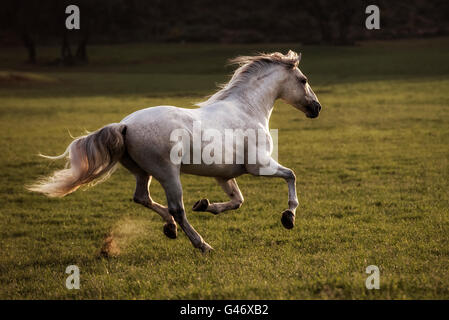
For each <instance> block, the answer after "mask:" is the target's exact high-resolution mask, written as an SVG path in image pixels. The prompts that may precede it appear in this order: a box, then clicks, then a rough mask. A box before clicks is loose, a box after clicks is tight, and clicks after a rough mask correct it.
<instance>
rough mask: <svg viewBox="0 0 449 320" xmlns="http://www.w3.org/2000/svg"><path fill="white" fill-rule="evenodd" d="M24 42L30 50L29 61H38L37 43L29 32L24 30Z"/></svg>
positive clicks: (33, 62)
mask: <svg viewBox="0 0 449 320" xmlns="http://www.w3.org/2000/svg"><path fill="white" fill-rule="evenodd" d="M22 40H23V44H24V45H25V48H27V50H28V63H32V64H35V63H36V45H35V43H34V41H33V39H32V38H31V36H30V35H29V33H28V32H26V31H25V32H24V33H23V35H22Z"/></svg>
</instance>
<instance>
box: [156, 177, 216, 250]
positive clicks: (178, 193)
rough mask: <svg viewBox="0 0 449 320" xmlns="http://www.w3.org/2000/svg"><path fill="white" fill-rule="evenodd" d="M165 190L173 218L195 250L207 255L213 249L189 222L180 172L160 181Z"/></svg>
mask: <svg viewBox="0 0 449 320" xmlns="http://www.w3.org/2000/svg"><path fill="white" fill-rule="evenodd" d="M159 181H160V182H161V185H162V187H163V188H164V190H165V194H166V196H167V204H168V211H169V213H170V214H171V215H172V216H173V218H174V219H175V221H176V222H177V223H178V224H179V225H180V226H181V228H182V230H183V231H184V232H185V234H186V235H187V237H189V239H190V242H192V244H193V246H194V247H195V248H198V249H200V250H201V251H202V252H203V253H206V252H208V251H210V250H213V248H212V247H211V246H210V245H209V244H207V243H206V242H205V241H204V240H203V238H202V237H201V236H200V234H199V233H198V232H197V231H196V230H195V229H194V228H193V227H192V226H191V225H190V223H189V221H188V220H187V216H186V212H185V210H184V202H183V200H182V186H181V180H180V177H179V172H177V173H173V174H171V175H168V176H165V177H164V179H161V180H159Z"/></svg>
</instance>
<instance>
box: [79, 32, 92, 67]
mask: <svg viewBox="0 0 449 320" xmlns="http://www.w3.org/2000/svg"><path fill="white" fill-rule="evenodd" d="M88 40H89V32H88V31H86V32H85V33H84V35H83V37H82V39H81V40H80V42H79V44H78V48H77V49H76V59H77V60H78V61H80V62H84V63H87V62H89V59H88V57H87V49H86V47H87V41H88Z"/></svg>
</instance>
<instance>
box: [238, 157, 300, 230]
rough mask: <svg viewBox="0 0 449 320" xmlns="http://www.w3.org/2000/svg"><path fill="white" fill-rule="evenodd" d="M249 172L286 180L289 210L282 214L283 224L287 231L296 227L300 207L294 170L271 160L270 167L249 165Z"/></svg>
mask: <svg viewBox="0 0 449 320" xmlns="http://www.w3.org/2000/svg"><path fill="white" fill-rule="evenodd" d="M247 170H248V172H249V173H250V174H252V175H255V176H261V175H263V176H267V177H279V178H283V179H285V181H286V182H287V185H288V209H287V210H285V211H284V212H283V213H282V218H281V222H282V225H283V226H284V227H285V228H287V229H292V228H293V226H294V225H295V215H296V208H297V207H298V204H299V203H298V196H297V195H296V176H295V173H294V172H293V170H291V169H289V168H286V167H283V166H281V165H280V164H279V163H277V162H276V161H275V160H274V159H270V162H269V165H268V166H261V165H257V164H255V165H247Z"/></svg>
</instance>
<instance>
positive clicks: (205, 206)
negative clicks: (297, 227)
mask: <svg viewBox="0 0 449 320" xmlns="http://www.w3.org/2000/svg"><path fill="white" fill-rule="evenodd" d="M300 59H301V55H298V54H297V53H295V52H293V51H289V52H288V54H287V55H283V54H281V53H278V52H275V53H270V54H260V55H257V56H249V57H239V58H236V59H234V60H233V62H234V63H236V64H238V65H239V68H238V69H237V70H236V71H235V73H234V75H233V76H232V78H231V80H230V81H229V82H228V83H227V84H226V85H224V86H223V87H222V89H221V90H219V91H218V92H217V93H215V94H214V95H212V96H211V97H210V98H209V99H208V100H207V101H205V102H202V103H199V104H198V105H199V106H200V108H197V109H183V108H177V107H173V106H158V107H152V108H147V109H143V110H139V111H136V112H134V113H132V114H130V115H128V116H127V117H126V118H125V119H123V120H122V121H121V122H120V123H114V124H109V125H107V126H105V127H103V128H101V129H99V130H97V131H95V132H93V133H91V134H89V135H86V136H83V137H80V138H77V139H75V140H74V141H73V142H72V143H71V144H70V145H69V146H68V147H67V149H66V151H65V152H64V154H62V155H60V156H57V157H47V156H46V157H47V158H50V159H61V158H63V157H65V156H67V155H68V156H67V158H68V159H69V163H70V166H67V167H66V169H63V170H59V171H56V172H55V173H53V175H52V176H50V177H48V178H43V179H41V180H39V181H38V182H36V183H35V184H34V185H31V186H29V187H28V188H29V190H32V191H36V192H41V193H43V194H45V195H47V196H50V197H62V196H65V195H67V194H69V193H71V192H74V191H75V190H76V189H78V188H79V187H80V186H82V185H86V184H89V183H92V182H96V181H99V180H104V179H105V178H107V177H108V176H109V175H110V174H111V173H112V172H113V169H114V168H115V166H116V164H117V163H118V162H120V163H121V164H122V165H123V166H124V167H126V168H127V169H128V170H129V171H130V172H131V173H132V174H134V176H135V178H136V190H135V193H134V201H135V202H137V203H140V204H142V205H144V206H145V207H147V208H150V209H152V210H154V211H156V212H157V213H158V214H159V215H161V217H162V218H163V219H164V220H165V221H166V224H165V225H164V233H165V235H166V236H167V237H169V238H176V236H177V227H176V223H178V224H179V225H180V226H181V228H182V229H183V230H184V232H185V233H186V235H187V236H188V237H189V239H190V241H191V242H192V244H193V246H194V247H196V248H199V249H200V250H202V251H203V252H207V251H209V250H211V249H212V247H211V246H210V245H209V244H207V243H206V242H205V241H204V240H203V238H202V237H201V236H200V235H199V234H198V232H197V231H196V230H195V229H194V228H193V227H192V226H191V225H190V223H189V222H188V220H187V217H186V214H185V210H184V203H183V198H182V186H181V180H180V173H181V172H183V173H189V174H194V175H202V176H210V177H214V178H215V179H216V180H217V182H218V183H219V184H220V186H221V187H222V188H223V190H224V191H225V192H226V194H227V195H228V196H229V198H230V200H229V201H228V202H223V203H210V202H209V200H207V199H202V200H199V201H198V202H197V203H196V204H195V205H194V207H193V210H194V211H209V212H212V213H214V214H218V213H220V212H223V211H226V210H233V209H237V208H240V207H241V205H242V203H243V196H242V193H241V192H240V190H239V187H238V185H237V182H236V180H235V178H236V177H238V176H240V175H242V174H245V173H250V174H252V175H256V176H258V175H261V172H262V171H263V170H262V169H264V168H266V167H267V166H270V168H271V169H272V170H271V172H272V174H271V176H273V177H280V178H284V179H285V180H286V182H287V184H288V209H287V210H285V211H284V212H283V214H282V219H281V221H282V224H283V225H284V227H285V228H287V229H291V228H293V226H294V221H295V212H296V208H297V207H298V198H297V195H296V177H295V174H294V173H293V171H292V170H291V169H288V168H285V167H283V166H281V165H280V164H278V163H277V162H276V161H275V160H274V159H272V158H271V150H270V148H268V149H267V148H266V146H262V145H260V144H257V143H256V145H249V144H250V142H249V140H248V139H247V140H246V144H245V146H244V149H245V152H247V151H248V149H250V148H254V147H255V148H256V149H258V150H257V151H258V154H259V155H260V154H262V157H259V159H257V160H256V161H255V162H250V161H249V160H248V158H249V157H248V156H245V157H244V161H243V163H238V162H237V161H234V162H232V163H225V164H223V163H220V162H217V163H205V162H204V161H203V160H200V162H196V163H195V162H194V163H186V162H185V161H181V162H180V161H173V157H171V156H172V154H171V153H172V151H173V148H174V146H175V144H176V143H175V141H173V139H171V137H172V133H173V132H174V131H175V130H179V129H182V130H184V131H185V132H188V133H190V137H191V136H192V135H191V133H192V132H193V131H194V126H195V123H201V130H202V132H205V131H207V130H208V129H212V130H215V132H217V131H218V132H221V133H224V132H225V130H227V129H233V130H236V129H241V130H246V131H247V130H256V131H259V132H260V131H261V130H262V132H264V134H265V135H266V139H268V140H269V141H272V140H271V136H270V132H269V128H268V122H269V118H270V115H271V112H272V111H273V105H274V102H275V100H276V99H278V98H279V99H283V100H284V101H286V102H287V103H289V104H290V105H292V106H293V107H295V108H297V109H299V110H301V111H303V112H304V113H305V114H306V116H307V117H309V118H316V117H317V116H318V115H319V112H320V110H321V105H320V103H319V102H318V99H317V97H316V96H315V93H314V92H313V90H312V88H311V87H310V85H309V84H308V82H307V78H306V77H305V76H304V74H303V73H302V72H301V71H300V70H299V69H298V64H299V61H300ZM194 145H196V146H197V147H198V143H197V142H195V141H193V140H192V141H188V143H187V144H186V146H187V148H188V149H187V150H184V151H183V152H184V153H183V154H182V155H183V159H184V160H185V159H186V156H187V158H188V159H191V157H190V155H192V154H193V153H194V151H195V150H194V148H195V147H194ZM199 147H200V148H203V147H205V142H204V141H201V142H200V145H199ZM235 147H236V145H235V143H234V145H233V148H232V149H231V151H229V150H225V153H228V155H229V152H230V153H231V159H234V156H235V150H236V148H235ZM253 150H254V149H253ZM214 152H216V151H214ZM152 177H154V178H155V179H157V180H158V181H159V182H160V183H161V185H162V187H163V188H164V190H165V194H166V197H167V207H166V206H163V205H161V204H159V203H157V202H155V201H153V200H152V199H151V196H150V193H149V184H150V182H151V178H152Z"/></svg>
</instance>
